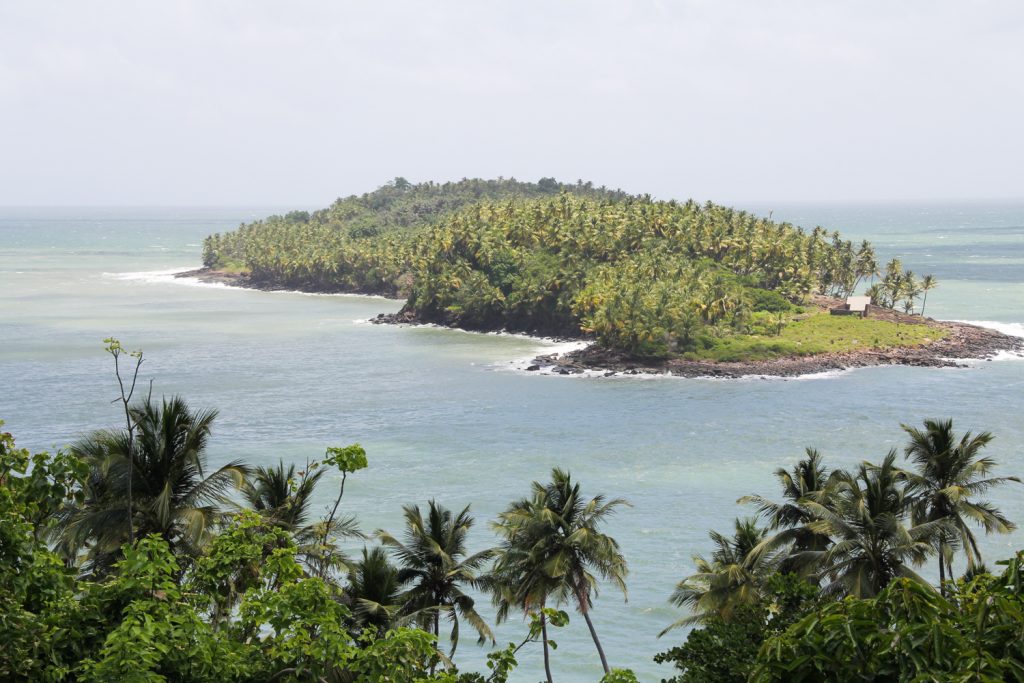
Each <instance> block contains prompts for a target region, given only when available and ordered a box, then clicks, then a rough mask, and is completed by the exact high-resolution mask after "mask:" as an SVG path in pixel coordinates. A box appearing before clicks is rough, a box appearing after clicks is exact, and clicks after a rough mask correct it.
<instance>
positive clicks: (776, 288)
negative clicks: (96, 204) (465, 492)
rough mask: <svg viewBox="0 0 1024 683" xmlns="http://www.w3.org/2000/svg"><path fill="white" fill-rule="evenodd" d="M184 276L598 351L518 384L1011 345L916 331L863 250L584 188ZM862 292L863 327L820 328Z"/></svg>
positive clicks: (270, 223)
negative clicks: (347, 301)
mask: <svg viewBox="0 0 1024 683" xmlns="http://www.w3.org/2000/svg"><path fill="white" fill-rule="evenodd" d="M182 275H190V276H198V277H201V278H203V279H207V280H216V281H220V282H226V283H228V284H232V285H237V286H244V287H255V288H260V289H292V290H300V291H307V292H348V293H359V294H376V295H383V296H388V297H394V298H401V299H404V300H405V305H404V306H403V308H402V309H401V310H400V311H399V312H398V313H397V314H393V315H383V314H382V315H381V316H378V318H377V319H376V320H375V322H390V323H408V324H422V323H430V324H438V325H443V326H449V327H458V328H462V329H467V330H479V331H498V330H502V331H508V332H521V333H527V334H531V335H539V336H545V337H558V338H570V339H584V340H589V341H593V342H594V343H593V344H591V345H590V346H588V347H587V348H586V349H584V350H581V351H577V352H574V353H572V354H569V355H566V356H564V357H540V358H538V359H537V361H536V362H535V363H534V365H532V366H531V367H532V368H534V369H541V368H543V367H548V368H549V369H553V370H555V371H557V372H559V373H562V374H569V373H575V372H581V371H583V370H585V369H595V368H599V369H604V370H606V371H608V372H610V373H616V372H644V371H651V372H670V373H673V374H680V375H689V376H705V375H712V376H725V377H733V376H744V375H751V374H758V375H799V374H806V373H809V372H817V371H821V370H830V369H843V368H850V367H859V366H866V365H883V364H894V363H898V364H908V365H927V366H948V365H953V364H956V360H955V359H963V358H985V357H989V356H992V355H994V354H996V353H997V352H999V351H1014V352H1020V351H1021V350H1022V348H1024V346H1022V341H1021V340H1020V339H1017V338H1014V337H1010V336H1007V335H1003V334H1001V333H999V332H996V331H994V330H989V329H985V328H980V327H976V326H972V325H966V324H963V323H951V322H941V321H935V320H932V319H930V318H926V317H925V315H924V314H925V310H926V306H927V297H928V293H929V291H931V290H932V289H934V288H935V287H936V286H937V281H936V279H935V278H934V277H933V276H931V275H927V276H924V277H923V278H919V277H918V276H917V275H915V274H914V273H913V271H911V270H908V269H905V268H904V267H903V264H902V263H901V262H900V261H899V260H898V259H893V260H891V261H889V262H888V263H887V264H885V265H884V267H882V266H880V264H879V263H878V262H877V260H876V256H875V251H874V248H873V247H872V245H871V244H870V243H869V242H867V241H863V242H861V243H860V244H854V243H853V242H851V241H849V240H845V239H843V237H842V236H841V235H840V234H839V233H838V232H830V231H828V230H825V229H824V228H821V227H815V228H813V229H812V230H810V231H807V230H805V229H803V228H800V227H797V226H793V225H791V224H788V223H777V222H773V221H771V220H769V219H765V218H761V217H758V216H755V215H753V214H750V213H747V212H744V211H738V210H735V209H731V208H728V207H724V206H719V205H716V204H712V203H706V204H698V203H696V202H693V201H687V202H676V201H659V200H654V199H652V198H651V197H650V196H649V195H630V194H627V193H625V192H623V191H621V190H610V189H608V188H605V187H594V186H593V184H592V183H584V182H582V181H579V182H577V183H575V184H563V183H559V182H558V181H556V180H555V179H553V178H542V179H541V180H540V181H539V182H537V183H529V182H521V181H517V180H514V179H500V178H499V179H497V180H478V179H473V180H462V181H460V182H455V183H444V184H438V183H432V182H428V183H421V184H412V183H409V182H408V181H406V180H405V179H403V178H396V179H395V180H394V181H392V182H390V183H388V184H387V185H385V186H383V187H381V188H379V189H378V190H376V191H374V192H370V193H367V194H364V195H361V196H351V197H347V198H344V199H339V200H337V201H336V202H335V203H334V204H332V205H331V206H330V207H328V208H326V209H322V210H320V211H315V212H312V213H309V212H305V211H294V212H291V213H288V214H286V215H284V216H271V217H269V218H267V219H264V220H260V221H255V222H253V223H249V224H243V225H241V226H239V228H238V229H236V230H234V231H232V232H229V233H226V234H215V235H211V236H210V237H208V238H207V239H206V240H205V241H204V244H203V268H202V269H200V270H199V271H190V272H188V273H183V274H182ZM861 288H864V290H865V295H866V296H867V297H868V298H869V300H870V305H869V306H868V307H867V309H866V310H865V311H864V313H865V315H863V316H849V315H832V314H833V313H838V312H842V310H841V309H842V308H843V302H844V301H845V300H846V299H847V297H850V296H851V295H853V294H855V293H856V292H857V291H858V290H860V289H861Z"/></svg>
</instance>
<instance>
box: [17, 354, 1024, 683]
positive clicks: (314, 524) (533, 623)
mask: <svg viewBox="0 0 1024 683" xmlns="http://www.w3.org/2000/svg"><path fill="white" fill-rule="evenodd" d="M108 351H110V352H111V354H112V355H113V356H114V359H115V362H116V363H119V365H118V379H119V380H121V387H122V397H123V398H124V399H125V400H124V401H123V405H124V408H125V411H124V419H125V421H124V423H123V424H122V425H121V426H120V427H116V428H107V429H101V430H98V431H95V432H93V433H91V434H89V435H87V436H85V437H83V438H81V439H79V440H78V441H76V442H75V443H73V444H72V445H71V446H70V447H68V448H67V449H66V450H64V451H59V452H57V453H54V454H50V453H36V454H30V453H29V452H28V451H26V450H24V449H19V448H17V447H16V445H15V442H14V437H13V436H12V435H10V434H7V433H0V482H2V486H0V643H3V647H2V648H0V679H2V680H11V681H54V682H64V681H67V682H75V681H82V682H94V681H95V682H99V681H154V682H156V681H184V682H192V681H197V682H205V681H209V682H211V683H212V682H217V683H222V682H231V681H237V682H239V683H242V682H248V681H280V682H290V683H298V682H300V681H339V682H342V683H379V682H381V681H395V682H402V683H504V682H506V681H507V680H508V679H509V675H510V674H511V672H512V671H513V670H514V669H515V667H516V666H517V664H518V662H519V661H520V660H521V659H522V658H524V657H538V658H540V659H542V661H543V666H544V672H545V677H546V680H547V682H548V683H553V681H554V680H555V679H556V678H557V676H556V673H555V672H556V671H557V657H556V656H555V652H554V648H553V645H552V640H553V638H552V635H553V634H552V631H555V630H557V629H562V628H571V627H572V624H571V623H570V622H571V621H572V620H573V618H574V616H573V615H579V616H580V617H582V620H583V621H584V622H585V624H586V626H587V629H588V631H589V634H590V636H591V638H592V640H593V643H594V654H593V657H594V659H593V662H594V670H595V672H598V671H603V676H602V677H601V681H602V683H631V682H632V683H636V681H637V678H636V676H635V675H634V674H633V673H632V672H631V671H630V669H629V668H628V666H629V664H630V663H629V662H614V664H617V665H620V666H621V668H613V666H612V663H610V662H609V661H608V658H607V657H606V655H605V653H604V650H603V648H602V646H601V641H600V638H599V634H598V632H597V630H596V629H595V627H594V624H593V621H592V620H591V618H590V613H591V611H592V610H594V609H596V608H597V607H598V605H597V604H596V598H597V596H598V589H599V587H601V585H602V584H604V585H610V586H612V587H614V588H616V589H617V590H618V591H621V593H622V594H623V595H625V594H626V591H627V581H628V579H629V574H630V567H629V565H628V563H627V558H626V557H625V556H624V554H623V552H622V551H621V549H620V546H619V544H618V543H617V541H616V540H615V538H614V536H613V535H611V533H610V532H611V531H612V530H613V527H614V522H615V515H617V514H628V507H629V503H628V502H627V501H625V500H622V499H618V498H609V497H606V496H605V495H603V494H598V495H590V494H588V493H584V489H583V487H582V486H581V484H580V482H578V481H577V480H576V479H575V478H574V477H573V476H572V475H571V474H570V473H569V472H566V471H563V470H561V469H559V468H554V469H553V470H552V472H551V474H550V479H549V480H547V481H539V482H533V483H532V484H530V485H529V486H528V487H524V489H523V494H524V495H523V496H522V497H520V498H517V499H514V500H512V501H511V502H510V503H509V504H508V506H507V507H506V509H505V511H504V512H502V513H500V515H499V516H498V517H497V519H495V520H493V521H492V523H491V525H490V526H491V529H492V530H493V532H494V533H495V534H496V538H495V542H494V543H493V544H491V545H490V547H489V548H487V549H485V550H482V551H479V552H476V553H473V554H470V553H469V552H468V550H467V548H468V547H469V546H470V543H469V541H468V539H469V536H470V534H471V533H479V532H478V531H476V524H475V520H474V518H473V516H472V514H471V512H470V508H469V507H466V508H463V509H461V510H453V509H449V508H447V507H446V506H445V505H444V504H443V502H440V501H435V500H429V501H423V502H410V503H408V504H407V505H406V506H405V508H404V528H403V529H402V530H401V531H400V532H399V533H392V532H389V531H387V530H377V531H375V532H374V533H372V534H367V533H366V532H365V531H363V530H361V528H360V525H359V520H358V519H357V518H356V517H354V516H352V515H351V514H347V513H346V512H345V509H346V506H345V500H346V499H345V497H344V494H345V482H346V480H347V478H348V477H349V476H357V474H358V472H359V471H360V470H362V469H364V468H366V467H367V466H369V465H370V458H369V457H368V454H367V453H366V451H365V450H364V449H363V448H362V447H360V446H359V445H357V444H352V445H349V446H345V447H329V448H327V449H326V452H325V454H324V456H323V457H322V458H320V459H318V460H314V461H310V462H307V464H306V465H305V467H304V468H303V469H302V470H301V471H296V468H295V467H294V466H293V465H290V464H287V463H284V462H280V463H277V464H273V465H261V466H253V465H251V464H249V463H245V462H229V463H227V464H225V465H223V466H221V467H219V468H217V469H215V470H211V469H210V468H209V467H207V464H208V459H209V454H208V452H207V451H208V447H209V443H210V440H209V438H210V435H211V433H212V430H213V428H214V425H215V423H216V417H217V413H216V411H215V410H204V409H197V408H195V407H193V406H192V405H190V404H189V403H188V402H186V401H185V400H184V399H182V398H180V397H170V398H164V399H155V398H153V397H152V396H151V395H150V396H147V397H146V398H144V399H141V400H133V399H132V388H133V386H134V379H133V378H132V375H131V373H130V372H129V371H130V370H131V368H130V367H127V368H126V367H124V366H123V365H121V361H123V360H124V353H123V350H122V348H121V346H120V344H118V343H117V342H116V340H108ZM135 358H136V363H135V369H136V370H137V368H138V362H140V361H141V356H140V355H138V354H136V355H135ZM0 425H2V423H0ZM904 430H905V431H906V437H907V440H906V443H905V446H904V447H903V448H902V452H901V451H900V450H897V449H893V450H891V451H890V452H889V453H888V454H886V455H885V456H884V457H883V458H882V459H881V462H879V463H870V462H864V463H863V464H861V465H859V466H857V467H856V468H854V469H853V470H850V471H847V470H843V469H830V468H828V467H827V465H826V464H825V458H824V457H823V456H822V455H821V454H820V453H818V452H817V451H816V450H814V449H808V450H807V454H806V458H805V459H803V460H801V461H800V462H799V463H797V464H796V466H795V467H793V468H792V470H786V469H779V470H777V471H776V472H775V477H776V479H777V480H778V482H779V484H780V488H781V494H782V499H781V500H780V501H776V500H772V499H771V498H766V497H763V496H746V497H743V498H741V499H740V500H739V502H740V503H743V504H747V505H751V506H753V509H754V510H755V511H756V516H755V517H752V518H741V519H737V520H736V521H735V523H734V525H733V526H734V531H733V532H732V533H719V532H712V533H711V539H712V541H713V545H714V552H713V553H712V554H711V556H710V557H707V558H705V557H703V556H699V555H698V556H696V557H695V558H694V564H695V566H696V568H697V573H695V574H693V575H691V576H688V577H683V578H681V580H680V582H679V583H678V585H677V586H676V587H675V590H674V591H673V590H672V589H671V586H666V587H665V594H666V599H668V600H669V601H670V602H671V603H672V604H674V605H677V606H678V607H680V608H682V609H683V610H684V611H683V612H682V613H681V615H680V619H679V620H678V621H676V622H675V623H673V624H668V625H666V628H665V629H664V630H663V631H662V635H663V636H665V637H666V638H672V637H675V634H676V633H677V631H675V630H674V629H676V628H678V627H681V626H685V627H690V628H691V630H690V631H689V633H688V634H686V635H685V636H684V637H682V639H681V640H677V641H676V643H677V644H675V645H670V646H669V648H668V649H667V650H666V651H664V652H662V653H661V654H659V655H657V656H656V658H655V659H656V661H658V662H661V663H664V664H668V665H671V666H672V667H673V668H674V669H675V671H676V672H677V673H676V675H675V676H674V677H673V678H672V679H671V681H670V683H731V682H733V681H735V682H740V681H754V682H755V683H762V682H763V683H774V682H778V683H783V682H785V681H835V682H836V683H840V682H845V681H850V680H862V681H868V682H878V683H888V682H890V681H907V682H910V681H1024V552H1022V553H1018V554H1017V555H1016V557H1013V558H1010V559H1009V560H1005V561H1000V562H997V563H996V564H997V565H999V566H1000V568H1001V569H1000V571H997V572H993V571H992V570H990V569H989V567H988V565H986V564H985V562H984V559H983V558H982V555H981V552H980V550H979V546H978V543H977V539H976V534H977V533H978V532H979V531H984V532H985V533H1006V532H1009V531H1011V530H1013V529H1014V528H1015V524H1014V522H1013V521H1012V520H1010V519H1008V518H1007V517H1006V516H1005V515H1004V514H1003V513H1002V512H1001V511H1000V510H999V509H998V508H997V507H996V506H994V505H993V504H992V503H991V502H990V501H988V500H987V499H986V497H985V496H986V494H987V493H988V492H990V491H991V490H993V489H994V488H996V487H1003V486H1018V485H1020V484H1021V480H1020V479H1018V478H1017V477H1012V476H1001V475H997V474H996V472H995V470H996V469H997V464H996V463H995V462H994V461H993V459H992V458H990V457H988V456H987V455H985V453H984V449H985V447H986V446H987V445H988V444H989V442H990V441H991V440H992V438H993V437H992V435H991V434H989V433H987V432H982V433H972V432H966V433H962V434H961V433H958V432H957V431H956V430H955V429H954V426H953V423H952V421H951V420H927V421H925V422H924V424H923V426H921V427H913V426H904ZM751 438H756V435H751ZM320 487H329V488H330V489H331V498H332V500H333V501H334V502H333V504H332V505H330V506H329V507H328V510H327V511H325V512H326V514H324V515H323V516H322V517H320V518H315V517H314V515H313V512H312V510H311V507H312V506H311V497H312V495H313V492H314V490H316V489H317V488H320ZM353 544H356V547H358V544H362V549H361V550H360V551H358V552H352V548H353ZM959 558H962V560H963V564H961V565H960V566H962V567H963V568H964V569H965V571H963V572H962V573H961V574H960V575H958V574H957V573H956V572H955V567H956V566H957V565H956V564H955V562H956V560H958V559H959ZM930 566H934V567H936V568H937V577H935V578H937V581H936V582H935V583H932V581H931V580H929V578H928V577H926V576H925V574H924V569H923V568H925V567H930ZM632 569H633V570H634V571H640V572H642V571H643V565H642V563H641V564H640V565H634V566H633V568H632ZM929 571H930V570H929ZM481 598H485V599H489V600H490V601H491V602H492V603H493V605H494V607H495V608H496V609H495V614H496V620H497V621H502V620H504V619H506V618H507V617H509V616H510V615H519V616H523V617H524V621H523V624H524V626H523V632H522V633H521V634H520V637H519V638H517V639H516V640H515V641H514V642H511V643H508V644H504V643H502V644H498V643H496V642H495V638H494V635H493V632H492V630H491V626H490V625H489V624H488V623H487V620H486V619H485V618H484V616H483V615H482V614H481V613H480V611H479V610H478V609H477V600H479V599H481ZM442 622H444V628H442ZM462 626H468V627H469V629H470V631H471V633H472V634H473V635H475V636H476V642H477V643H478V644H479V645H481V646H485V647H487V648H488V649H489V650H490V652H489V654H488V656H487V661H488V664H487V670H486V671H484V672H472V671H460V670H459V668H458V659H459V657H458V654H457V652H461V651H462V649H464V648H462V649H460V648H459V647H458V646H459V645H460V642H461V641H462V640H463V638H462V637H460V634H461V632H462V631H463V629H462V628H460V627H462ZM652 635H653V633H652ZM598 675H601V674H598Z"/></svg>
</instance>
